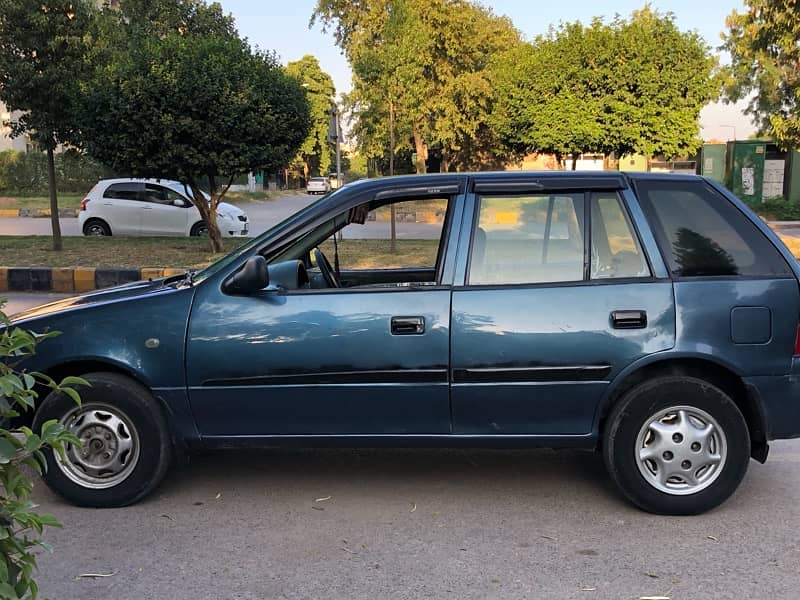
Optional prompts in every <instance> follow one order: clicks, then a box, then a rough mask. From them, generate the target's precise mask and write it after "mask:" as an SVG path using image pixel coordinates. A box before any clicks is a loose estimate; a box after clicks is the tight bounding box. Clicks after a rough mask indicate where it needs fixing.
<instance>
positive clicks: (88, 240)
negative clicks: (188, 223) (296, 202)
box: [0, 236, 437, 269]
mask: <svg viewBox="0 0 800 600" xmlns="http://www.w3.org/2000/svg"><path fill="white" fill-rule="evenodd" d="M63 239H64V249H63V250H62V251H61V252H54V251H53V250H51V240H50V237H49V236H0V265H2V266H5V267H168V268H169V267H172V268H187V269H189V268H192V269H197V268H201V267H204V266H205V265H208V264H210V263H211V262H213V261H214V260H216V259H218V258H220V257H222V256H224V254H213V253H212V252H211V251H210V250H209V247H208V241H207V240H205V239H200V238H188V237H186V238H165V237H161V238H135V237H64V238H63ZM247 241H248V240H246V239H242V238H224V239H223V242H224V245H225V250H226V252H230V251H231V250H233V249H235V248H236V247H238V246H239V245H241V244H243V243H245V242H247ZM436 250H437V240H398V241H397V252H395V253H392V252H391V248H390V246H389V240H344V241H342V242H340V243H339V262H340V265H341V268H342V269H346V268H354V269H369V268H392V267H406V266H423V265H433V264H435V262H436ZM323 251H324V252H325V254H326V256H327V257H328V259H329V260H330V261H331V262H333V243H332V242H325V243H324V244H323Z"/></svg>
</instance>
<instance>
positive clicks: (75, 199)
mask: <svg viewBox="0 0 800 600" xmlns="http://www.w3.org/2000/svg"><path fill="white" fill-rule="evenodd" d="M87 191H88V190H87ZM84 198H85V195H83V194H59V195H58V207H59V208H75V209H77V208H80V205H81V200H83V199H84ZM0 208H50V198H49V197H48V196H31V197H22V196H12V197H6V196H3V194H0Z"/></svg>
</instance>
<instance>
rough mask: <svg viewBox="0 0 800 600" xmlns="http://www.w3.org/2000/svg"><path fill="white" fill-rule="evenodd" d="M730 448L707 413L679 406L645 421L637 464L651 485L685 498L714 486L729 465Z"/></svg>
mask: <svg viewBox="0 0 800 600" xmlns="http://www.w3.org/2000/svg"><path fill="white" fill-rule="evenodd" d="M727 451H728V445H727V440H726V438H725V433H724V432H723V431H722V428H721V427H720V426H719V424H718V423H717V421H716V420H715V419H714V418H713V417H712V416H711V415H709V414H708V413H707V412H705V411H704V410H701V409H699V408H695V407H691V406H675V407H672V408H668V409H666V410H662V411H659V412H658V413H656V414H655V415H654V416H652V417H651V418H650V419H648V420H647V421H645V423H644V425H642V428H641V429H640V430H639V435H638V436H637V439H636V449H635V452H636V456H635V458H636V464H637V466H638V467H639V472H640V473H641V474H642V476H643V477H644V479H645V481H647V482H648V483H649V484H650V485H652V486H653V487H654V488H656V489H657V490H659V491H661V492H665V493H667V494H672V495H678V496H685V495H689V494H696V493H697V492H699V491H701V490H703V489H705V488H707V487H708V486H710V485H711V484H712V483H714V481H716V479H717V478H718V477H719V475H720V473H721V472H722V469H723V467H724V465H725V459H726V457H727Z"/></svg>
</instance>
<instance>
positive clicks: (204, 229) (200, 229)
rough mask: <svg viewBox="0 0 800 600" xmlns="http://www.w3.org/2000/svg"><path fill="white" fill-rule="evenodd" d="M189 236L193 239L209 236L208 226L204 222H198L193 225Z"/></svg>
mask: <svg viewBox="0 0 800 600" xmlns="http://www.w3.org/2000/svg"><path fill="white" fill-rule="evenodd" d="M189 235H191V236H192V237H202V236H205V235H208V225H206V224H205V223H204V222H203V221H198V222H197V223H195V224H194V225H192V231H191V233H190V234H189Z"/></svg>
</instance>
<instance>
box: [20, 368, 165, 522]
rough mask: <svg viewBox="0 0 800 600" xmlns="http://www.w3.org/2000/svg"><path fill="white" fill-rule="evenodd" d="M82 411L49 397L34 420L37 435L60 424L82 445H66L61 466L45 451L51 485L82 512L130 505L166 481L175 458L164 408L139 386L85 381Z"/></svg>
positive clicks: (109, 378)
mask: <svg viewBox="0 0 800 600" xmlns="http://www.w3.org/2000/svg"><path fill="white" fill-rule="evenodd" d="M83 377H84V379H86V380H87V381H88V382H89V383H90V386H89V387H83V388H80V390H79V393H80V395H81V400H82V402H81V405H80V406H77V405H76V404H75V403H74V402H73V401H72V400H71V399H70V398H68V397H67V396H65V395H63V394H57V393H51V394H50V395H49V396H47V398H45V400H44V402H42V405H41V407H40V408H39V410H38V412H37V414H36V417H35V419H34V430H36V431H38V430H39V429H40V428H41V426H42V424H43V423H44V422H45V421H48V420H50V419H56V420H58V421H59V422H60V423H61V424H62V425H64V427H65V428H67V429H68V430H69V431H70V432H72V433H73V434H74V435H75V436H76V437H77V438H78V439H80V440H81V445H80V447H78V446H75V445H72V444H70V445H68V446H67V447H66V452H65V456H64V459H63V460H62V459H61V458H60V457H58V456H57V455H56V454H55V453H54V452H52V451H49V450H48V451H46V452H45V457H46V459H47V472H46V473H45V475H44V480H45V482H46V483H47V485H48V486H49V487H50V488H51V489H52V490H54V491H55V492H57V493H58V494H60V495H61V496H63V497H64V498H66V499H67V500H69V501H70V502H73V503H74V504H77V505H79V506H93V507H102V508H105V507H114V506H126V505H128V504H132V503H134V502H136V501H138V500H140V499H141V498H143V497H144V496H146V495H147V494H149V493H150V492H151V491H152V490H153V489H154V488H155V487H156V486H157V485H158V483H159V482H160V481H161V479H162V478H163V477H164V474H165V473H166V471H167V468H168V467H169V464H170V461H171V457H172V445H171V442H170V436H169V430H168V427H167V422H166V419H165V418H164V415H163V412H162V410H161V407H160V406H159V405H158V403H157V402H156V400H155V399H154V398H153V396H152V395H151V394H150V392H149V391H148V390H147V389H146V388H144V387H143V386H142V385H140V384H139V383H138V382H136V381H134V380H132V379H130V378H128V377H124V376H122V375H119V374H116V373H90V374H88V375H84V376H83Z"/></svg>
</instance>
